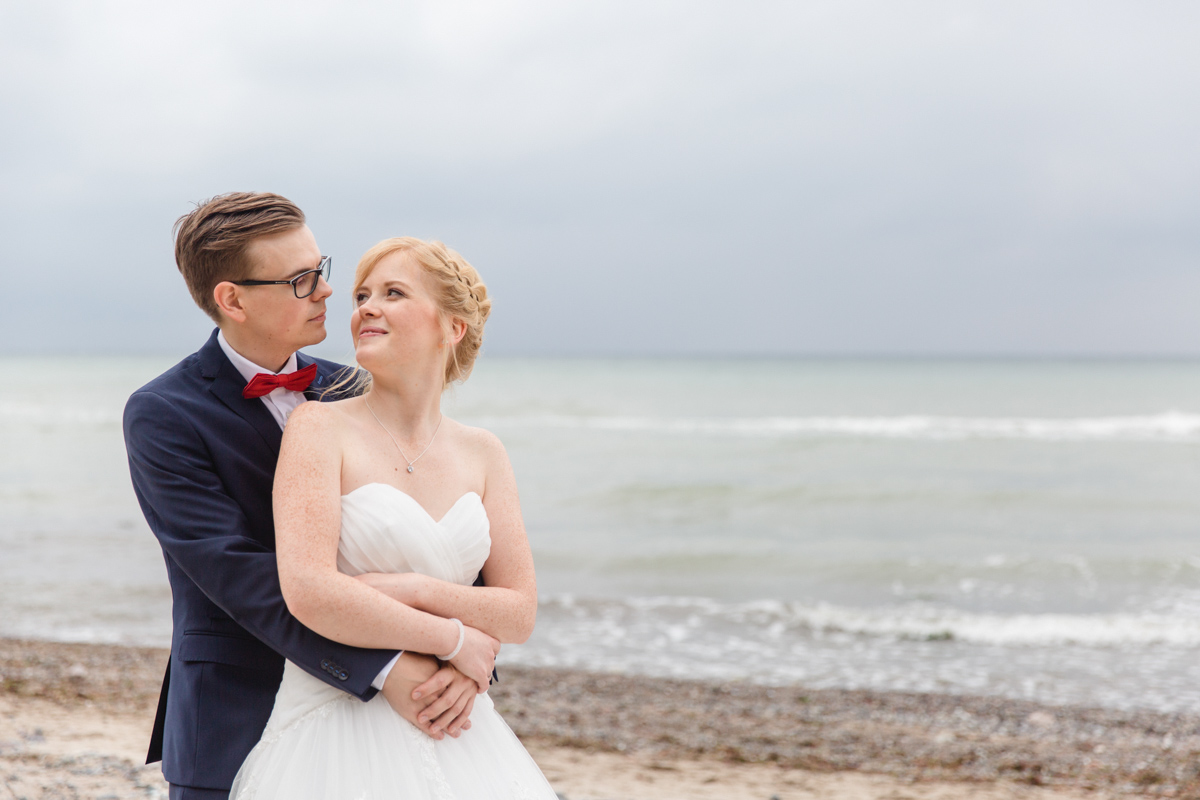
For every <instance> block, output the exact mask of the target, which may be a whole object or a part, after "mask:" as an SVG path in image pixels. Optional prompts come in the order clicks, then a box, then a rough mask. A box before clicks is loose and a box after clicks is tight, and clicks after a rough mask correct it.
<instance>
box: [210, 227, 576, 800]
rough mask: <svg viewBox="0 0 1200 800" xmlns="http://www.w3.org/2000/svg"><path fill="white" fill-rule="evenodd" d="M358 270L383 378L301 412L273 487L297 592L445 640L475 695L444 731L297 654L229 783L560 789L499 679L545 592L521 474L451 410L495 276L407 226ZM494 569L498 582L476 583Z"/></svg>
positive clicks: (444, 792) (382, 643)
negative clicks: (318, 670)
mask: <svg viewBox="0 0 1200 800" xmlns="http://www.w3.org/2000/svg"><path fill="white" fill-rule="evenodd" d="M354 287H355V288H354V293H353V297H354V313H353V315H352V317H351V323H350V328H351V332H352V334H353V336H354V341H355V345H356V350H355V358H356V360H357V361H358V363H359V364H360V365H361V366H362V367H363V368H364V369H365V370H367V372H369V373H370V379H369V380H368V381H364V383H366V384H368V387H369V388H367V389H366V391H365V392H362V393H360V394H359V395H358V396H355V397H352V398H350V399H344V400H338V401H334V402H329V403H304V404H303V405H301V406H300V407H299V408H297V409H296V410H295V411H294V412H293V413H292V416H291V418H290V419H289V421H288V424H287V429H286V432H285V434H284V439H283V447H282V450H281V452H280V456H279V466H278V469H277V472H276V477H275V494H274V502H275V532H276V538H277V547H278V561H279V578H280V584H281V586H282V588H283V595H284V598H285V600H286V601H287V604H288V608H289V609H290V610H291V611H292V613H293V614H294V615H295V616H296V617H297V618H298V619H299V620H300V621H301V622H303V623H304V624H305V625H307V626H308V627H309V628H312V629H313V630H314V631H316V632H317V633H320V634H322V635H324V636H326V637H328V638H330V639H334V640H336V641H339V642H343V643H345V644H349V645H355V646H358V647H373V648H387V649H401V650H406V651H412V652H415V653H427V654H433V655H434V656H437V657H438V658H439V659H440V660H442V661H444V662H449V663H450V664H451V665H453V666H454V667H456V668H457V669H458V670H459V671H460V672H461V673H462V674H464V675H466V676H467V677H468V678H470V679H472V680H473V681H474V682H475V683H476V685H477V687H478V691H479V694H477V695H474V696H472V695H471V694H470V693H469V692H468V693H467V694H466V695H465V697H466V698H468V699H472V700H473V703H474V705H473V707H470V706H467V707H465V708H461V707H460V708H454V709H451V710H449V711H447V712H446V713H445V717H444V718H443V719H448V718H455V721H454V723H453V725H452V727H449V728H448V730H449V731H450V732H451V733H453V734H460V735H457V736H454V735H452V736H449V737H440V738H437V739H435V738H432V737H431V736H429V735H427V734H426V733H425V732H422V731H421V730H419V729H418V728H417V727H415V726H414V725H413V724H411V723H410V722H408V721H406V720H405V718H404V717H401V716H400V715H399V714H397V713H396V712H395V711H393V710H392V708H391V706H389V705H388V702H387V700H386V699H385V698H384V697H383V696H382V695H376V696H375V697H374V698H373V699H372V700H370V701H369V702H366V703H363V702H361V701H359V700H358V699H357V698H354V697H351V696H350V695H348V694H346V693H344V692H341V691H339V690H337V689H334V688H333V687H331V686H329V685H328V684H326V683H324V682H323V681H321V680H319V679H317V678H315V677H313V676H311V675H309V674H307V673H305V672H303V671H302V670H300V669H299V668H298V667H296V666H295V665H294V664H292V663H291V662H288V664H287V666H286V668H285V670H284V677H283V683H282V684H281V685H280V687H279V693H278V694H277V695H276V698H275V707H274V710H273V711H272V713H271V719H270V721H269V722H268V723H267V727H266V730H265V731H264V732H263V736H262V739H261V741H260V742H259V743H258V744H257V745H256V746H255V748H254V750H253V751H251V753H250V755H249V756H248V757H247V758H246V761H245V763H244V764H243V765H242V768H241V770H239V772H238V775H237V778H236V779H235V780H234V784H233V789H232V791H231V794H230V796H231V797H232V798H239V800H251V799H253V800H260V799H263V800H265V799H266V798H280V800H282V799H283V798H287V800H298V799H299V798H314V800H315V799H316V798H321V800H325V799H326V798H343V797H344V798H348V799H350V798H355V799H357V798H376V797H395V798H431V799H433V800H450V799H451V798H464V799H465V798H471V799H472V800H475V799H476V798H514V799H515V798H522V799H524V798H547V800H553V799H554V798H555V797H556V795H555V794H554V791H553V790H552V789H551V788H550V785H549V784H548V783H547V782H546V779H545V778H544V777H543V776H542V774H541V772H540V770H539V769H538V767H537V765H536V764H535V763H534V762H533V759H532V758H530V756H529V754H528V753H526V752H525V750H524V748H523V747H522V746H521V744H520V742H519V741H518V740H517V738H516V737H515V736H514V735H513V733H512V731H511V730H509V728H508V726H507V725H506V724H505V723H504V721H503V720H502V719H501V718H500V716H499V715H498V714H497V713H496V711H495V708H494V707H493V705H492V702H491V699H490V698H489V697H488V695H487V694H486V691H487V688H488V685H489V679H490V675H491V671H492V666H493V663H494V661H495V656H496V653H497V652H498V651H499V649H500V642H523V641H525V640H526V639H527V638H528V637H529V634H530V632H531V631H532V630H533V623H534V617H535V614H536V611H537V588H536V584H535V580H534V572H533V559H532V556H531V555H530V552H529V544H528V541H527V540H526V537H525V528H524V525H523V523H522V521H521V510H520V503H519V501H518V499H517V487H516V481H515V479H514V477H513V473H512V469H511V467H510V466H509V462H508V457H507V455H506V454H505V451H504V448H503V446H502V445H501V444H500V442H499V440H498V439H497V438H496V437H495V436H493V435H492V434H490V433H488V432H487V431H484V430H481V429H479V428H470V427H467V426H465V425H462V424H460V423H458V422H455V421H454V420H452V419H449V418H446V417H443V416H442V414H441V410H440V406H441V403H440V401H441V395H442V391H443V389H444V388H445V387H446V386H447V385H449V384H450V383H451V382H453V381H456V380H465V379H466V377H467V376H468V375H469V374H470V371H471V367H472V365H473V363H474V361H475V356H476V354H477V353H478V351H479V346H480V343H481V341H482V336H483V326H484V322H485V321H486V320H487V316H488V313H489V311H490V309H491V301H490V300H489V299H488V297H487V288H486V287H485V286H484V284H483V283H482V281H480V279H479V275H478V273H476V271H475V269H474V268H473V267H472V266H471V265H470V264H468V263H467V262H466V261H464V260H463V259H462V257H461V256H459V255H458V253H456V252H454V251H453V250H449V249H447V248H446V247H445V246H443V245H442V244H441V243H439V242H423V241H421V240H418V239H412V238H400V239H388V240H385V241H383V242H380V243H379V244H378V245H376V246H375V247H373V248H372V249H371V250H369V251H367V253H366V254H365V255H364V256H363V258H362V260H361V261H360V262H359V265H358V270H357V272H356V274H355V278H354ZM360 388H361V387H360ZM481 569H482V573H483V578H484V581H483V582H484V584H486V585H485V586H472V585H471V584H472V582H473V581H474V579H475V577H476V575H477V574H479V572H480V570H481ZM431 663H432V662H431ZM328 668H329V669H331V670H333V671H334V674H336V671H337V670H338V667H337V665H335V664H334V665H328ZM399 668H400V667H399V666H397V667H396V669H399ZM435 668H436V665H433V666H432V667H431V668H430V669H429V670H428V672H430V673H431V672H432V671H433V669H435ZM427 677H428V674H426V675H422V676H420V677H417V678H414V679H412V681H411V684H412V686H414V687H415V686H416V685H417V684H419V683H421V682H422V680H423V679H424V678H427ZM422 713H425V712H422ZM420 722H421V723H426V722H427V720H425V719H422V720H420Z"/></svg>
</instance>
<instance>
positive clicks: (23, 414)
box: [0, 403, 121, 426]
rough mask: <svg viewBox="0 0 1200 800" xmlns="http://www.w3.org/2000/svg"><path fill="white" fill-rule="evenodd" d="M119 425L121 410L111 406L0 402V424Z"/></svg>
mask: <svg viewBox="0 0 1200 800" xmlns="http://www.w3.org/2000/svg"><path fill="white" fill-rule="evenodd" d="M13 423H17V424H33V425H52V426H62V425H119V424H120V423H121V411H120V410H119V409H117V410H113V409H111V408H98V407H90V408H86V407H81V406H64V405H50V404H38V403H0V424H13Z"/></svg>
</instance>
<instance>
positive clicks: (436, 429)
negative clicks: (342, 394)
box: [363, 398, 446, 472]
mask: <svg viewBox="0 0 1200 800" xmlns="http://www.w3.org/2000/svg"><path fill="white" fill-rule="evenodd" d="M363 402H364V403H366V404H367V411H370V412H371V416H372V417H375V421H376V422H378V423H379V427H381V428H383V432H384V433H386V434H387V435H388V438H389V439H391V440H392V444H393V445H395V446H396V451H397V452H399V453H400V457H401V458H403V459H404V461H405V462H406V463H407V464H408V471H409V472H412V471H413V464H415V463H417V462H418V461H420V460H421V456H423V455H425V454H426V453H428V452H429V448H431V447H433V440H434V439H436V438H437V435H438V431H440V430H441V429H442V420H443V419H445V418H446V416H445V415H444V414H439V415H438V424H437V427H436V428H434V429H433V436H430V437H429V444H427V445H425V449H424V450H422V451H421V456H417V457H416V458H414V459H413V460H412V461H409V460H408V456H406V455H404V451H403V450H401V449H400V444H399V443H398V442H397V441H396V437H395V436H392V432H391V431H389V430H388V428H387V425H384V424H383V423H382V422H380V419H379V417H378V416H377V415H376V414H375V409H373V408H371V401H370V400H367V399H366V398H363Z"/></svg>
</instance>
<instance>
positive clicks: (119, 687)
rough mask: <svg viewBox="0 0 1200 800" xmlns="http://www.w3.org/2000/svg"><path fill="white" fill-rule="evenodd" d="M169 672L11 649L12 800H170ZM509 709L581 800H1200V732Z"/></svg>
mask: <svg viewBox="0 0 1200 800" xmlns="http://www.w3.org/2000/svg"><path fill="white" fill-rule="evenodd" d="M165 663H166V651H164V650H159V649H149V648H132V647H119V646H109V645H71V644H57V643H46V642H30V641H21V640H4V639H0V687H2V689H3V691H2V692H0V779H3V781H4V783H5V792H3V793H0V796H3V795H4V794H7V795H8V796H9V797H13V798H22V797H27V798H59V797H63V798H68V797H70V798H74V797H79V798H125V797H130V798H133V797H137V798H154V797H165V784H164V783H163V781H162V776H161V773H160V772H159V769H158V766H157V765H152V766H143V765H141V761H142V759H143V757H144V753H145V746H146V742H147V738H148V735H149V730H150V723H151V721H152V719H153V715H154V703H155V700H156V698H157V693H158V688H159V685H160V682H161V679H162V669H163V665H164V664H165ZM492 694H493V697H494V698H495V700H496V703H497V706H498V707H499V708H500V709H501V711H502V712H503V713H504V715H505V718H506V719H507V720H508V722H509V724H510V725H511V726H512V728H513V729H514V730H515V731H516V733H517V734H518V735H519V736H520V737H521V739H522V740H523V741H524V742H525V743H526V745H527V746H528V747H529V749H530V751H531V752H532V753H533V755H534V757H535V758H536V759H537V761H538V763H539V764H540V765H541V766H542V769H543V770H544V771H545V773H546V775H547V777H548V778H549V779H550V781H551V783H552V784H553V785H554V786H555V788H556V789H557V791H558V792H559V793H560V795H562V796H565V797H567V798H569V800H589V798H591V799H593V800H643V799H644V800H668V798H713V799H714V800H715V799H716V798H730V799H731V800H734V799H740V798H746V799H747V800H749V799H750V798H757V799H758V800H769V798H771V797H778V798H779V799H780V800H789V799H790V798H814V797H821V798H844V800H866V799H867V798H889V799H890V800H901V799H902V798H914V799H915V798H979V800H993V799H995V800H1000V798H1045V799H1046V800H1049V799H1050V798H1062V799H1063V800H1065V799H1066V798H1082V797H1091V798H1101V797H1105V798H1106V797H1134V796H1159V797H1190V798H1200V717H1197V716H1188V715H1168V714H1159V713H1153V712H1120V711H1110V710H1103V709H1088V708H1078V707H1051V706H1039V705H1036V704H1032V703H1025V702H1021V701H1012V700H1004V699H996V698H979V697H956V696H949V695H920V694H904V693H883V692H850V691H835V690H821V691H811V690H803V689H799V688H786V689H784V688H774V689H772V688H767V687H759V686H752V685H747V684H738V683H734V684H717V683H707V682H699V681H672V680H664V679H651V678H642V677H637V678H633V677H626V676H618V675H604V674H596V673H587V672H578V671H564V670H546V669H529V668H517V667H506V668H504V669H503V670H502V671H501V681H500V683H499V684H498V685H497V686H495V687H494V688H493V689H492ZM468 735H469V734H468Z"/></svg>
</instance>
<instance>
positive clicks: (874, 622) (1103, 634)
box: [541, 596, 1200, 648]
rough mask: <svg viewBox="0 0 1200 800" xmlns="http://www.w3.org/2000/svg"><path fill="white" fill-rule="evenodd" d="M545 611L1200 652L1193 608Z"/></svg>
mask: <svg viewBox="0 0 1200 800" xmlns="http://www.w3.org/2000/svg"><path fill="white" fill-rule="evenodd" d="M541 607H542V608H543V609H545V611H547V612H549V614H550V615H551V616H553V615H555V614H556V613H565V614H567V615H569V616H570V617H571V618H572V620H573V624H580V623H582V624H584V625H585V626H586V623H587V620H588V619H589V618H590V619H593V620H596V621H597V622H598V623H599V624H601V625H602V626H610V627H611V626H612V625H613V624H622V626H628V627H631V629H632V628H640V629H643V630H644V631H647V632H649V631H651V630H654V629H661V630H662V631H665V632H668V633H667V635H676V634H671V633H670V631H677V630H679V628H678V626H679V624H680V621H681V620H684V621H686V625H687V630H689V631H695V632H696V633H700V632H701V631H705V632H706V633H707V634H708V635H716V634H718V632H719V631H720V630H722V629H727V630H736V631H738V635H739V636H741V637H748V638H750V639H756V638H761V637H766V638H768V639H779V638H781V637H785V638H794V637H796V636H800V637H811V636H816V637H820V636H824V635H830V634H844V635H853V636H866V637H877V638H885V639H906V640H917V641H956V642H965V643H970V644H978V645H998V646H1004V647H1024V646H1038V647H1057V646H1064V645H1077V646H1086V647H1126V646H1143V645H1169V646H1174V647H1189V648H1190V647H1200V619H1198V618H1197V617H1196V616H1195V615H1194V614H1193V613H1188V612H1189V611H1191V610H1192V609H1190V608H1180V609H1179V610H1178V612H1179V613H1173V612H1172V611H1171V610H1167V611H1153V612H1151V611H1145V612H1126V613H1108V614H1052V613H1041V614H1031V613H1023V614H996V613H976V612H970V611H963V610H959V609H953V608H945V607H936V606H931V605H925V604H906V605H900V606H893V607H883V608H851V607H846V606H836V605H832V604H828V603H817V604H811V605H809V604H802V603H785V602H781V601H776V600H762V601H756V602H750V603H722V602H720V601H716V600H712V599H709V598H694V597H645V598H628V599H625V600H579V599H576V598H574V597H571V596H560V597H550V598H544V599H543V600H542V603H541Z"/></svg>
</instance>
